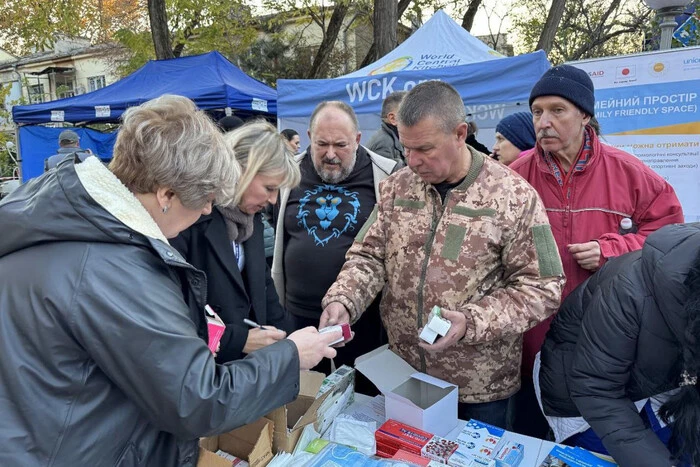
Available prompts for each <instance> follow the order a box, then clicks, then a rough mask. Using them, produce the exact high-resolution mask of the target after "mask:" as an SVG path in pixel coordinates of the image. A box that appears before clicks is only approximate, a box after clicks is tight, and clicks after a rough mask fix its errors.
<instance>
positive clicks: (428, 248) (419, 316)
mask: <svg viewBox="0 0 700 467" xmlns="http://www.w3.org/2000/svg"><path fill="white" fill-rule="evenodd" d="M431 189H432V190H435V188H432V187H429V188H428V192H430V190H431ZM436 191H437V190H436ZM451 194H452V190H450V191H448V192H447V195H446V196H445V202H444V204H442V203H440V201H439V199H440V194H439V193H438V195H437V196H438V202H437V203H435V205H434V207H433V221H432V224H431V228H430V234H429V235H428V240H427V241H426V244H425V258H423V265H422V266H421V273H420V281H419V282H418V309H417V310H416V311H417V312H416V320H417V322H418V329H421V328H422V327H423V287H424V285H425V276H426V275H427V274H428V263H429V262H430V255H431V254H432V251H433V240H435V233H436V230H437V226H438V224H439V223H440V220H441V219H442V216H443V214H444V213H445V206H447V200H448V199H449V198H450V195H451ZM438 206H440V207H441V210H440V211H439V212H438V210H437V208H438ZM418 354H419V355H420V366H421V368H420V371H421V373H425V372H426V367H427V365H426V363H425V351H424V350H423V348H422V347H418Z"/></svg>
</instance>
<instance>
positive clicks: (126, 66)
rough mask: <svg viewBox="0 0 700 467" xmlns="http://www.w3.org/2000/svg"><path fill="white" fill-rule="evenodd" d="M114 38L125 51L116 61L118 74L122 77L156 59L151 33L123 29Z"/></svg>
mask: <svg viewBox="0 0 700 467" xmlns="http://www.w3.org/2000/svg"><path fill="white" fill-rule="evenodd" d="M114 38H115V40H116V41H117V42H118V43H119V44H121V45H122V46H124V49H125V52H124V53H123V54H122V55H121V56H120V57H117V60H116V70H117V74H118V75H119V76H121V77H124V76H127V75H129V74H131V73H133V72H134V71H136V70H138V69H139V68H141V67H142V66H143V65H145V64H146V62H148V61H149V60H153V59H155V58H156V53H155V50H154V48H153V38H152V37H151V32H150V31H142V32H134V31H130V30H128V29H122V30H120V31H117V33H116V34H115V35H114Z"/></svg>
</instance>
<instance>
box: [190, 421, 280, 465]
mask: <svg viewBox="0 0 700 467" xmlns="http://www.w3.org/2000/svg"><path fill="white" fill-rule="evenodd" d="M272 433H273V427H272V422H270V421H269V420H266V419H264V418H261V419H260V420H258V421H256V422H253V423H250V424H248V425H245V426H243V427H241V428H238V429H236V430H233V431H230V432H228V433H224V434H222V435H219V436H210V437H208V438H202V439H200V441H199V460H198V462H197V467H231V461H230V460H226V459H225V458H223V457H220V456H217V455H216V454H215V453H216V451H218V450H219V449H221V450H222V451H225V452H227V453H229V454H233V455H234V456H236V457H238V458H240V459H245V460H246V461H248V464H250V467H265V466H266V465H267V464H268V463H270V461H271V460H272Z"/></svg>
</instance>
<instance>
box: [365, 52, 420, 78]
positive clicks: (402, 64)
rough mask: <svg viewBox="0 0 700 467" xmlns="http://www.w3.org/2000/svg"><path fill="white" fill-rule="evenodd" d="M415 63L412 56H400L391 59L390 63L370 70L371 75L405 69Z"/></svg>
mask: <svg viewBox="0 0 700 467" xmlns="http://www.w3.org/2000/svg"><path fill="white" fill-rule="evenodd" d="M412 63H413V57H411V56H408V55H407V56H405V57H399V58H397V59H395V60H392V61H390V62H389V63H385V64H384V65H382V66H380V67H379V68H375V69H374V70H372V71H370V72H369V75H370V76H374V75H381V74H382V73H391V72H392V71H401V70H405V69H406V68H408V67H409V66H411V64H412Z"/></svg>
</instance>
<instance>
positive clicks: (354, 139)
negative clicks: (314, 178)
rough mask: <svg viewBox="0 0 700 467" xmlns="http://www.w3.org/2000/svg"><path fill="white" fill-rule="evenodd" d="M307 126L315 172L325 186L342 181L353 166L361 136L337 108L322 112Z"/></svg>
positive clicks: (329, 107)
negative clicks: (309, 126)
mask: <svg viewBox="0 0 700 467" xmlns="http://www.w3.org/2000/svg"><path fill="white" fill-rule="evenodd" d="M311 123H312V125H311V128H309V138H310V139H311V157H312V160H313V163H314V168H315V169H316V172H317V173H318V175H319V177H321V180H323V181H324V182H326V183H339V182H342V181H343V180H345V179H346V178H347V177H348V175H350V173H351V172H352V169H353V168H354V167H355V161H356V160H357V148H358V147H359V145H360V137H361V136H362V135H361V134H360V132H359V131H357V129H356V128H355V125H354V124H353V121H352V119H351V118H350V116H349V115H348V114H347V113H345V112H344V111H343V110H341V109H339V108H338V107H333V106H328V107H326V108H324V109H322V110H321V111H320V112H319V113H318V114H317V115H316V118H315V120H314V121H313V122H311Z"/></svg>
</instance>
